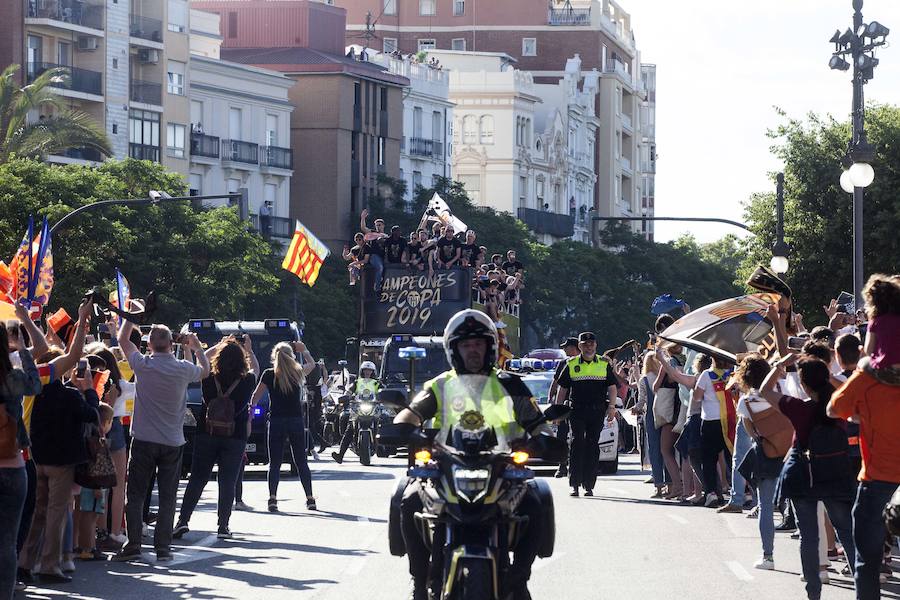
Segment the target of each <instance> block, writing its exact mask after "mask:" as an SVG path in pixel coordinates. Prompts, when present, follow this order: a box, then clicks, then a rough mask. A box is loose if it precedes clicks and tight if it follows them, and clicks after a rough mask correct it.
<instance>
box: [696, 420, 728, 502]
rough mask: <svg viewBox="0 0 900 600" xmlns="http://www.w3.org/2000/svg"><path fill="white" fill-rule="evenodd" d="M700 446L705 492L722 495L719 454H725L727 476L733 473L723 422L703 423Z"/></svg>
mask: <svg viewBox="0 0 900 600" xmlns="http://www.w3.org/2000/svg"><path fill="white" fill-rule="evenodd" d="M700 444H701V446H702V449H703V492H704V493H706V494H716V495H720V490H719V453H720V452H725V465H726V476H727V475H728V474H729V473H728V471H731V470H732V469H731V453H730V452H729V451H728V446H726V445H725V437H724V435H723V433H722V421H718V420H716V421H703V424H702V425H701V426H700Z"/></svg>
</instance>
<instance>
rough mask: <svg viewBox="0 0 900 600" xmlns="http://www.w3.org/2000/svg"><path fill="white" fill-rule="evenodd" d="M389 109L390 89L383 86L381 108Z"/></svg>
mask: <svg viewBox="0 0 900 600" xmlns="http://www.w3.org/2000/svg"><path fill="white" fill-rule="evenodd" d="M387 109H388V89H387V88H386V87H383V88H381V110H387Z"/></svg>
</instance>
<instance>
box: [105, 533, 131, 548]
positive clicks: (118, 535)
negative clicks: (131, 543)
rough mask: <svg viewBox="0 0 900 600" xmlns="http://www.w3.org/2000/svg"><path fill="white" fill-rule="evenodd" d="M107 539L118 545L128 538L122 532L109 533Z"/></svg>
mask: <svg viewBox="0 0 900 600" xmlns="http://www.w3.org/2000/svg"><path fill="white" fill-rule="evenodd" d="M109 539H111V540H112V541H114V542H115V543H117V544H120V545H121V544H124V543H125V542H127V541H128V538H127V537H125V534H122V533H111V534H109Z"/></svg>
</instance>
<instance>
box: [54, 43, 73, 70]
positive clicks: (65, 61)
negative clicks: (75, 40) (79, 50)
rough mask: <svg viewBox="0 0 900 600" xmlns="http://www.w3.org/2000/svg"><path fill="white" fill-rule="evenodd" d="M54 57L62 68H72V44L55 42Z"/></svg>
mask: <svg viewBox="0 0 900 600" xmlns="http://www.w3.org/2000/svg"><path fill="white" fill-rule="evenodd" d="M56 57H57V62H58V63H59V65H60V66H62V67H71V66H72V44H69V43H68V42H57V43H56Z"/></svg>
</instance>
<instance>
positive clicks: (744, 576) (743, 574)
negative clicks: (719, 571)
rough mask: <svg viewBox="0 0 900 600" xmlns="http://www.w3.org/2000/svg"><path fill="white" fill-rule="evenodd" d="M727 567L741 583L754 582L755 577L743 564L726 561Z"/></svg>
mask: <svg viewBox="0 0 900 600" xmlns="http://www.w3.org/2000/svg"><path fill="white" fill-rule="evenodd" d="M725 566H726V567H728V568H729V569H730V570H731V572H732V573H734V576H735V577H737V578H738V579H740V580H741V581H753V576H752V575H751V574H750V573H748V572H747V569H745V568H744V567H743V566H742V565H741V563H739V562H738V561H736V560H726V561H725Z"/></svg>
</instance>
